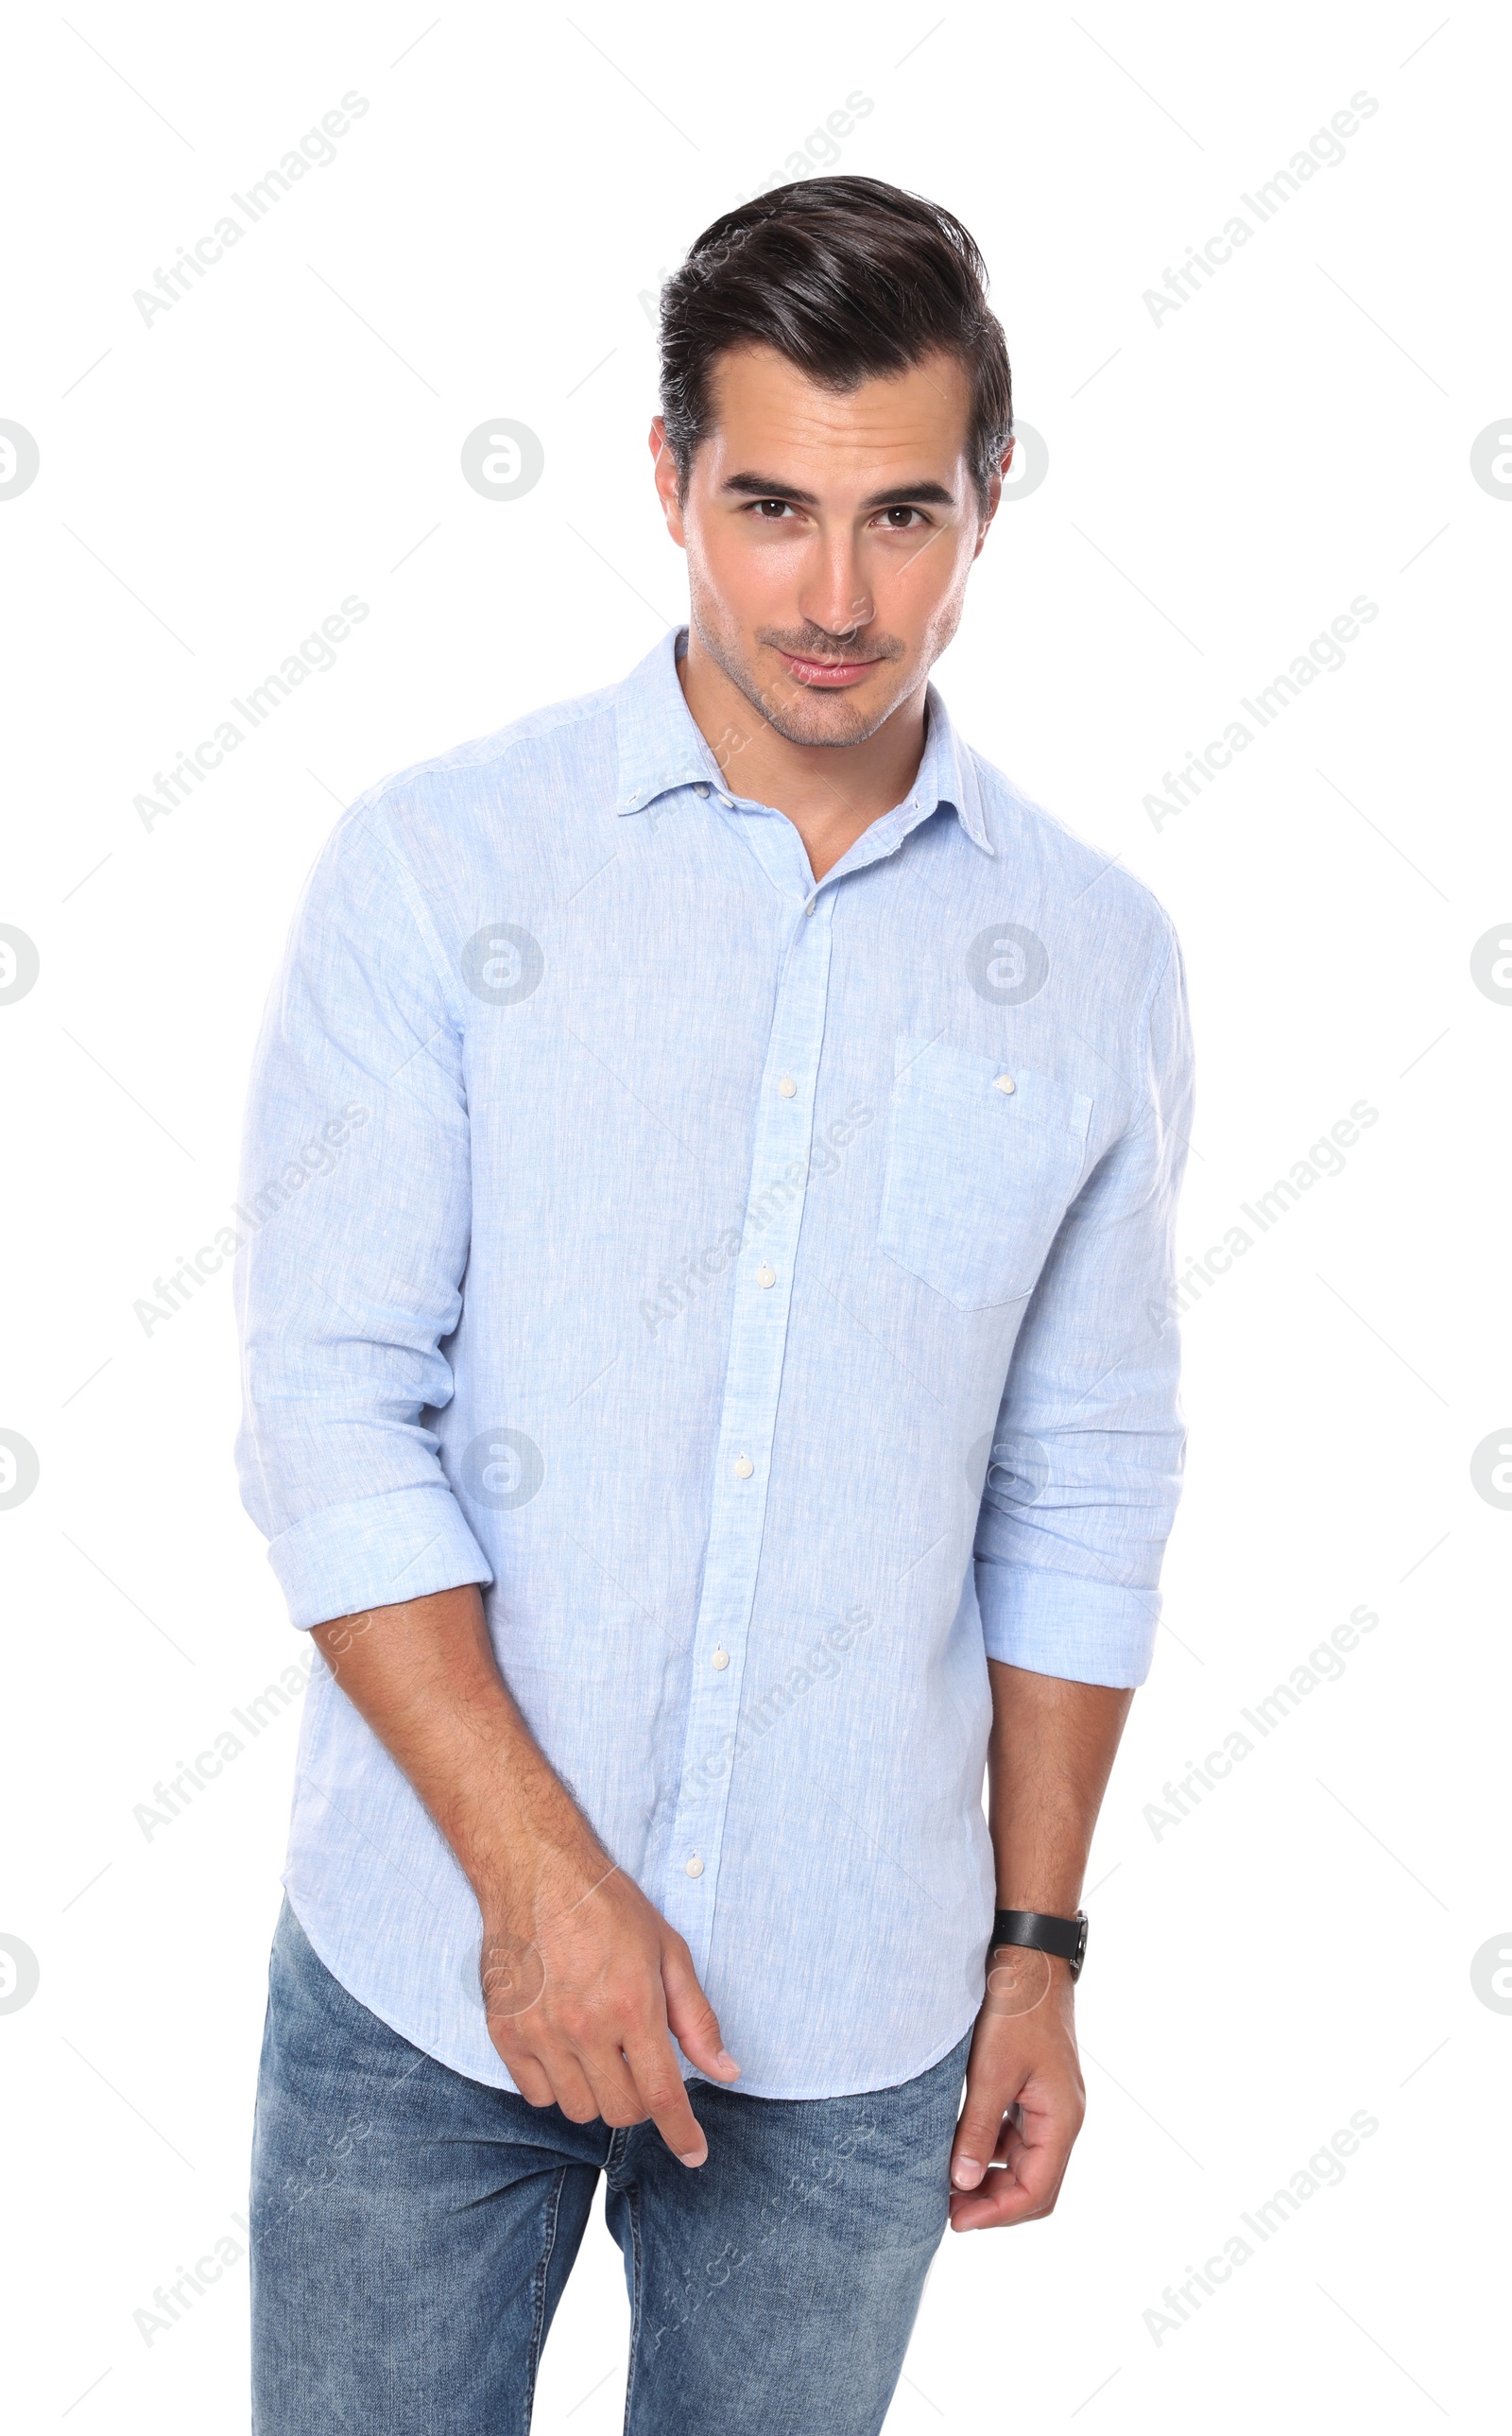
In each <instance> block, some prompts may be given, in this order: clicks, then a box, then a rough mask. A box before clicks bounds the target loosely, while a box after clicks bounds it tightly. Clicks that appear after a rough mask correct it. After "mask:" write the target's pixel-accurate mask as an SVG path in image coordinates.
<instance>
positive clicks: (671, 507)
mask: <svg viewBox="0 0 1512 2436" xmlns="http://www.w3.org/2000/svg"><path fill="white" fill-rule="evenodd" d="M649 445H650V448H651V453H652V462H653V464H654V466H655V476H654V479H655V483H656V496H657V497H658V498H659V499H660V501H661V503H662V513H663V515H664V516H665V517H666V519H667V530H668V532H669V534H670V536H671V538H672V540H673V541H674V542H676V544H677V546H678V548H679V549H686V547H687V542H686V536H685V534H684V531H683V508H682V502H681V500H680V499H679V497H678V496H677V460H676V458H675V457H674V456H673V454H672V452H671V450H670V448H669V446H668V444H667V426H666V424H665V423H664V422H663V420H662V418H661V416H660V415H659V414H658V415H655V416H653V418H652V426H651V431H650V434H649Z"/></svg>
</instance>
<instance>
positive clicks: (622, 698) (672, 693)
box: [616, 627, 996, 855]
mask: <svg viewBox="0 0 1512 2436" xmlns="http://www.w3.org/2000/svg"><path fill="white" fill-rule="evenodd" d="M686 632H687V630H686V627H679V628H677V629H675V630H673V631H671V632H669V633H668V634H666V635H663V637H662V639H661V641H660V642H659V643H657V644H655V645H654V646H653V647H652V650H651V651H649V652H648V653H647V654H646V657H645V658H644V659H643V660H642V661H641V663H640V665H639V667H638V668H635V669H632V670H631V672H630V674H629V676H627V677H626V678H625V680H624V682H623V683H622V685H621V686H620V687H619V692H618V700H617V705H616V726H617V737H618V746H619V792H618V795H617V802H616V809H617V811H619V812H643V811H645V810H646V809H647V807H648V806H649V805H651V804H653V803H654V802H655V801H656V799H657V797H658V796H660V795H665V794H667V793H669V792H670V791H671V790H672V789H673V788H674V787H699V786H707V787H717V788H721V789H724V788H727V787H728V784H729V782H728V780H727V779H726V778H725V776H724V774H723V773H722V772H721V769H720V766H719V763H718V762H717V761H716V759H715V757H714V755H713V753H712V752H711V751H710V749H709V747H708V745H707V743H706V742H705V741H704V735H703V732H702V730H701V729H700V728H699V725H698V723H697V722H696V721H695V719H694V717H693V714H692V712H691V711H690V710H689V709H688V706H687V704H686V701H685V699H684V696H683V688H682V685H681V682H680V681H679V678H678V674H677V660H678V655H679V653H680V652H681V651H682V649H683V646H684V638H685V636H686ZM925 704H926V707H927V709H928V712H929V729H928V734H927V737H926V740H925V746H924V758H923V760H922V761H921V762H920V763H919V772H918V776H917V777H916V778H915V779H914V781H913V785H912V788H911V789H910V791H909V795H908V798H907V801H906V803H905V804H903V805H900V806H898V807H896V811H897V812H900V813H903V814H904V815H908V814H910V813H912V819H908V820H907V826H908V827H914V826H915V824H916V822H917V821H918V820H919V819H922V818H925V817H927V816H928V814H929V813H930V812H932V811H934V810H935V809H937V808H938V807H939V806H940V805H948V806H949V807H950V809H952V810H953V811H954V812H955V814H956V815H957V817H958V819H959V820H960V823H961V826H962V827H963V828H964V829H965V833H966V835H967V837H968V838H969V839H970V840H971V842H972V844H973V845H976V846H979V847H980V848H981V850H982V853H983V854H989V855H990V854H992V853H994V852H995V851H996V849H995V848H994V846H993V844H992V840H991V838H990V837H989V836H988V834H987V825H986V821H985V818H984V816H983V811H982V790H981V787H980V786H979V784H978V782H977V772H976V765H975V762H974V761H973V759H972V757H971V754H970V753H969V751H968V750H967V749H966V748H965V745H963V744H962V742H961V741H960V740H959V738H958V737H957V735H956V732H955V730H954V728H953V727H952V726H951V724H950V715H949V713H948V711H947V709H946V706H945V704H944V702H943V701H942V699H941V697H940V695H939V694H938V693H937V692H936V690H935V688H934V687H933V686H932V685H931V686H930V687H929V688H928V690H927V692H926V694H925ZM887 817H888V818H889V819H890V820H891V819H893V818H894V817H895V814H894V813H889V814H888V815H887Z"/></svg>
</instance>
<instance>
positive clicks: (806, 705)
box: [766, 694, 896, 744]
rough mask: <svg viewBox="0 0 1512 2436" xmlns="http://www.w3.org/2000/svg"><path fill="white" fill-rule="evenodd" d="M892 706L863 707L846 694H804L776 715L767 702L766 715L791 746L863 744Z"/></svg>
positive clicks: (890, 704) (783, 707)
mask: <svg viewBox="0 0 1512 2436" xmlns="http://www.w3.org/2000/svg"><path fill="white" fill-rule="evenodd" d="M895 706H896V705H895V704H893V703H887V704H884V705H863V704H861V703H859V702H857V701H855V700H854V699H853V698H852V697H851V696H849V695H846V694H822V695H815V694H804V695H803V696H802V698H801V699H800V700H799V701H797V702H791V701H789V702H785V703H784V704H783V705H782V708H781V711H780V712H779V713H775V714H774V713H773V710H772V708H771V705H770V703H769V704H768V705H767V706H766V715H767V717H768V718H769V719H770V720H771V721H772V724H773V727H774V728H775V729H776V731H777V734H778V735H779V736H782V737H785V738H786V739H787V740H788V742H789V743H790V744H864V743H865V741H866V739H867V738H868V737H869V736H875V735H876V733H877V731H878V728H879V727H880V726H881V724H882V722H883V721H884V720H885V719H886V718H887V716H888V714H889V712H890V711H892V710H893V709H894V708H895Z"/></svg>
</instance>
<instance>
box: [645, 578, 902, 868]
mask: <svg viewBox="0 0 1512 2436" xmlns="http://www.w3.org/2000/svg"><path fill="white" fill-rule="evenodd" d="M677 673H678V677H679V680H680V682H681V684H682V687H683V697H684V700H685V701H686V704H687V706H688V709H689V710H690V711H691V713H692V715H693V718H694V720H695V722H697V725H698V727H699V729H700V730H701V732H702V734H703V736H704V741H705V742H706V743H707V745H708V746H709V749H710V751H711V752H712V753H713V754H714V756H715V757H716V759H717V760H718V761H719V763H720V766H721V769H722V770H723V771H724V772H725V774H726V776H727V778H728V781H729V785H730V790H731V792H732V793H735V794H740V795H745V796H747V797H749V798H750V799H751V801H752V802H754V803H758V804H770V805H771V807H772V809H773V811H778V812H784V813H786V815H787V817H788V819H789V820H790V821H791V823H792V825H793V827H794V828H795V829H796V830H797V832H798V834H799V836H800V837H801V838H802V840H803V843H804V847H805V850H806V852H807V853H808V862H809V867H810V869H811V870H812V872H813V875H814V878H815V879H823V878H824V876H825V874H826V871H828V870H830V869H831V868H832V867H833V865H834V864H835V863H837V862H839V861H840V860H841V857H842V856H843V855H844V854H845V853H847V852H848V851H849V849H850V847H851V846H853V845H854V844H855V843H856V840H857V839H858V838H859V837H860V835H861V833H862V831H863V830H865V829H869V828H870V827H871V825H872V823H873V822H874V821H878V820H880V819H881V818H882V815H883V814H884V812H890V811H891V810H892V809H893V807H894V805H895V804H900V803H901V802H902V801H903V798H904V796H905V795H906V794H907V793H908V791H909V789H910V788H911V787H912V784H913V781H914V779H915V778H916V777H917V775H918V771H919V763H920V761H921V760H922V759H923V757H924V729H925V704H924V695H925V686H926V683H927V680H926V679H922V678H921V680H920V682H919V684H918V686H917V687H915V689H914V691H913V692H912V693H911V694H907V695H905V696H904V699H903V700H902V701H901V702H900V703H899V704H898V705H897V707H896V708H895V710H893V711H891V712H890V713H889V715H888V717H887V718H886V719H885V720H884V721H883V722H882V724H881V726H880V727H878V729H877V731H876V733H875V735H872V736H868V737H866V738H865V739H864V740H863V741H862V742H860V744H794V743H792V742H791V740H790V739H789V738H788V737H786V736H779V735H778V734H777V731H776V729H775V728H774V727H773V726H772V725H771V723H770V722H768V721H767V720H764V719H763V718H762V717H761V715H760V713H759V711H757V710H756V709H755V708H754V707H753V706H752V705H751V704H750V703H749V702H748V701H747V699H746V697H745V695H744V694H743V693H742V692H741V691H740V688H739V686H738V685H736V684H734V683H733V681H732V680H731V679H730V678H729V677H728V676H726V674H725V672H724V670H722V669H721V666H720V664H719V662H718V661H717V660H716V659H713V658H712V657H711V656H710V654H709V653H708V652H706V651H705V650H704V646H703V644H702V643H701V641H700V640H699V636H698V632H697V629H696V628H695V627H691V626H690V627H689V629H688V636H687V652H686V656H685V657H684V658H683V659H681V660H679V661H678V663H677Z"/></svg>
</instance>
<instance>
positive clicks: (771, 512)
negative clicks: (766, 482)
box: [751, 499, 793, 525]
mask: <svg viewBox="0 0 1512 2436" xmlns="http://www.w3.org/2000/svg"><path fill="white" fill-rule="evenodd" d="M751 508H752V513H753V514H755V515H756V516H757V517H759V519H760V521H761V522H762V523H763V524H768V525H774V524H778V523H780V521H781V519H782V518H783V517H784V516H789V515H791V514H792V513H793V506H792V501H791V499H753V500H752V502H751Z"/></svg>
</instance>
